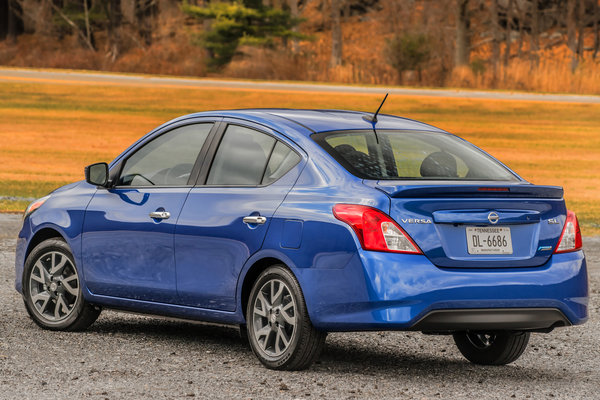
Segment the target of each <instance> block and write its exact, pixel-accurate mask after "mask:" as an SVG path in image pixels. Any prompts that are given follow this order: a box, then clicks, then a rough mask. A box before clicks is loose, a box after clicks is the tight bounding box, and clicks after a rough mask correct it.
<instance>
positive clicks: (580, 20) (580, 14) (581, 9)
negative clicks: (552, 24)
mask: <svg viewBox="0 0 600 400" xmlns="http://www.w3.org/2000/svg"><path fill="white" fill-rule="evenodd" d="M585 22H586V21H585V0H579V1H578V4H577V59H578V60H581V59H582V58H583V39H584V31H583V29H584V28H585V25H586V24H585Z"/></svg>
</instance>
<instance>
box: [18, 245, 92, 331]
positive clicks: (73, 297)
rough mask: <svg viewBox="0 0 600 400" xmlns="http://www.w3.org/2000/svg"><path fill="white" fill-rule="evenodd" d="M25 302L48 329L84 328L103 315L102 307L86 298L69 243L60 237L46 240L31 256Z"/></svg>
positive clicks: (28, 310) (25, 278)
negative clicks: (95, 305) (101, 313)
mask: <svg viewBox="0 0 600 400" xmlns="http://www.w3.org/2000/svg"><path fill="white" fill-rule="evenodd" d="M23 301H24V302H25V307H26V309H27V312H28V313H29V315H30V316H31V318H32V319H33V320H34V321H35V323H36V324H38V325H39V326H41V327H42V328H45V329H51V330H65V331H75V330H83V329H85V328H87V327H88V326H90V325H91V324H92V323H93V322H94V321H95V320H96V319H97V318H98V315H100V308H96V307H94V306H92V305H90V304H89V303H88V302H87V301H85V300H84V298H83V295H82V292H81V282H80V280H79V274H78V273H77V268H75V261H74V259H73V254H72V253H71V250H70V249H69V246H68V245H67V244H66V243H65V242H64V241H63V240H60V239H56V238H55V239H48V240H45V241H43V242H42V243H40V244H39V245H37V246H36V247H35V248H34V249H33V251H32V252H31V253H30V254H29V256H28V257H27V261H26V262H25V270H24V273H23Z"/></svg>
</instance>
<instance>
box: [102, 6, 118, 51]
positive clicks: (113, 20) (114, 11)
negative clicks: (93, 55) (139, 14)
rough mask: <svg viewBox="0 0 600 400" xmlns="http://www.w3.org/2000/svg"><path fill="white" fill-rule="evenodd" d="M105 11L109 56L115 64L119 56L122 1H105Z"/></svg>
mask: <svg viewBox="0 0 600 400" xmlns="http://www.w3.org/2000/svg"><path fill="white" fill-rule="evenodd" d="M103 4H104V11H105V12H106V16H107V18H108V46H109V48H108V52H107V56H108V57H109V58H110V60H111V62H115V60H116V59H117V57H118V56H119V51H120V49H119V45H120V43H121V40H120V37H119V27H120V26H121V2H120V0H106V1H103Z"/></svg>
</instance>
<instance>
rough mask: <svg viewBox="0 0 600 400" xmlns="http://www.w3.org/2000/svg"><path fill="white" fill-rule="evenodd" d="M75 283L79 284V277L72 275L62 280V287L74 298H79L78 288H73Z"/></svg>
mask: <svg viewBox="0 0 600 400" xmlns="http://www.w3.org/2000/svg"><path fill="white" fill-rule="evenodd" d="M73 281H74V282H75V284H77V283H78V282H77V275H71V276H69V277H68V278H65V279H63V280H62V282H61V284H62V286H63V287H64V288H65V290H66V291H67V292H69V293H70V294H72V295H73V296H77V293H78V292H77V289H78V288H77V287H73V286H71V282H73Z"/></svg>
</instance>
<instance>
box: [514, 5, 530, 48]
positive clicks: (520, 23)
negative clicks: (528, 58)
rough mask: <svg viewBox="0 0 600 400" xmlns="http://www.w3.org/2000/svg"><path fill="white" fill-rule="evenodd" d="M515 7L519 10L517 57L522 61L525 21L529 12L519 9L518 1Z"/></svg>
mask: <svg viewBox="0 0 600 400" xmlns="http://www.w3.org/2000/svg"><path fill="white" fill-rule="evenodd" d="M515 6H516V8H517V15H518V18H519V21H518V22H519V25H518V27H519V44H518V46H517V57H518V58H519V59H521V56H522V55H523V22H524V21H525V16H526V14H527V11H526V10H524V9H522V8H521V7H519V2H518V1H517V2H515Z"/></svg>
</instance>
